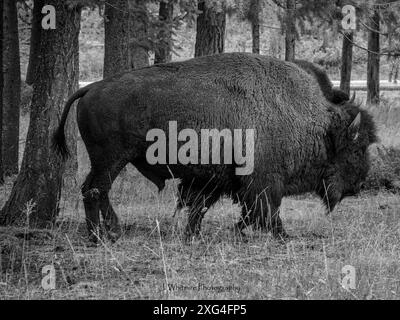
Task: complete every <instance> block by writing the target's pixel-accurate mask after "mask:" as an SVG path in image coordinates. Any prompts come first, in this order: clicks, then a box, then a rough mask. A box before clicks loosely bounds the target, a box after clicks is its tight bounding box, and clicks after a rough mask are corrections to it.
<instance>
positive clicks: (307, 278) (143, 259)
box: [0, 93, 400, 299]
mask: <svg viewBox="0 0 400 320" xmlns="http://www.w3.org/2000/svg"><path fill="white" fill-rule="evenodd" d="M397 94H398V93H397ZM361 98H362V96H361ZM395 101H398V96H390V97H388V104H385V105H384V107H382V109H379V110H372V111H373V113H374V114H375V116H376V118H377V119H378V120H379V134H380V136H381V139H382V140H383V141H384V142H385V144H386V145H392V146H398V145H399V143H400V139H399V136H398V134H399V131H398V126H395V125H394V123H392V122H393V121H392V120H393V117H395V116H396V115H397V116H398V115H399V114H400V113H399V112H398V110H397V111H396V110H395V109H398V105H397V104H396V103H395ZM385 106H386V107H385ZM385 108H386V109H385ZM385 110H386V111H385ZM385 112H392V115H391V116H387V115H386V116H385ZM379 115H380V117H381V118H379ZM384 119H386V120H384ZM24 121H26V119H25V120H24ZM385 121H389V122H388V123H387V125H385ZM390 121H392V122H390ZM25 123H26V122H25ZM23 127H24V128H25V129H26V126H23ZM23 132H24V131H23ZM23 132H22V133H23ZM393 132H394V133H393ZM79 155H80V157H79V159H80V160H79V161H80V171H79V175H78V183H80V182H82V181H83V179H84V173H85V172H86V171H87V166H88V163H87V159H86V157H85V152H84V148H83V146H82V145H80V148H79ZM12 181H13V179H9V180H8V181H7V183H6V185H5V186H3V187H2V188H1V189H0V205H2V204H3V203H4V201H5V200H6V199H7V196H8V194H9V192H10V190H11V185H12ZM175 188H176V186H175V185H174V184H173V183H172V182H171V183H170V184H169V185H168V188H167V189H166V190H165V191H164V192H163V193H161V194H158V193H157V191H156V188H155V187H154V186H153V185H151V184H150V183H149V182H148V181H146V180H145V178H143V177H142V176H140V175H139V174H138V173H137V172H136V171H135V170H134V169H133V168H132V167H130V168H128V169H126V170H124V172H123V174H122V175H121V176H120V177H119V178H118V179H117V180H116V182H115V183H114V185H113V189H112V192H111V199H112V203H113V204H114V208H115V210H116V212H117V214H118V215H119V217H120V219H121V224H122V225H123V229H124V234H123V236H122V238H121V239H120V241H118V242H117V243H115V244H111V243H103V244H102V245H101V246H99V247H91V246H89V244H88V243H87V241H86V239H87V234H86V226H85V224H84V211H83V207H82V202H81V196H80V194H79V191H78V189H76V190H75V189H74V190H68V191H67V192H65V196H64V198H63V200H62V202H61V208H62V210H61V212H60V216H59V219H58V224H57V226H56V227H55V228H54V230H51V231H40V230H28V229H25V228H24V227H23V226H22V227H20V228H2V229H1V230H0V245H1V255H0V257H1V262H0V266H1V269H2V270H1V271H0V299H60V298H62V299H64V298H65V299H116V298H118V299H137V298H141V299H149V298H154V299H158V298H177V299H186V298H188V299H196V298H208V299H214V298H220V299H230V298H240V299H241V298H243V299H400V264H399V261H400V246H399V244H400V196H399V194H395V193H390V192H388V191H384V190H380V191H377V192H373V193H372V192H364V193H363V194H361V195H359V196H358V197H352V198H348V199H345V200H344V201H343V202H342V203H341V204H340V205H339V206H338V207H337V209H336V210H335V211H334V212H333V213H332V214H331V215H330V216H326V215H325V214H324V209H323V207H322V204H321V202H320V201H319V200H318V199H316V198H314V197H312V196H311V195H307V196H302V197H298V198H286V199H285V200H284V203H283V206H282V219H283V222H284V225H285V226H286V229H287V231H288V232H289V233H290V235H292V236H293V239H292V240H291V241H288V242H286V243H282V242H279V241H276V240H274V239H273V238H271V237H270V236H269V235H266V234H263V233H261V232H258V231H253V230H247V233H248V235H249V241H248V242H242V241H240V240H239V239H236V238H235V237H234V233H233V232H232V231H231V229H230V228H231V226H232V225H233V223H234V222H235V221H237V219H238V217H239V208H238V207H237V206H235V205H233V204H232V202H231V201H230V200H228V199H223V200H222V201H220V202H219V203H218V204H217V205H216V206H215V207H213V208H212V209H211V210H210V211H209V212H208V213H207V215H206V218H205V220H204V221H203V230H202V231H203V233H202V237H201V238H200V239H197V240H195V241H193V243H191V244H190V245H188V244H186V243H185V242H184V241H183V239H182V238H183V237H182V230H183V229H184V226H185V224H186V214H185V212H181V213H179V214H177V215H176V216H175V217H174V216H173V211H174V202H175V199H174V190H175ZM46 265H54V267H55V271H56V288H55V290H50V291H46V290H44V289H43V288H42V286H41V282H42V278H43V275H42V268H43V267H44V266H46ZM347 265H350V266H353V267H354V268H355V271H356V277H355V285H356V286H355V289H345V288H343V287H342V285H341V282H342V279H343V277H344V274H342V268H343V267H344V266H347Z"/></svg>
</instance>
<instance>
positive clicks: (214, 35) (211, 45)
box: [195, 0, 226, 57]
mask: <svg viewBox="0 0 400 320" xmlns="http://www.w3.org/2000/svg"><path fill="white" fill-rule="evenodd" d="M198 9H199V11H201V13H200V14H199V15H198V17H197V32H196V46H195V57H201V56H208V55H213V54H218V53H222V52H224V45H225V44H224V40H225V25H226V17H225V12H217V11H216V10H215V9H213V8H208V7H207V6H206V3H205V1H204V0H199V3H198Z"/></svg>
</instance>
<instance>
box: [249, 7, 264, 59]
mask: <svg viewBox="0 0 400 320" xmlns="http://www.w3.org/2000/svg"><path fill="white" fill-rule="evenodd" d="M260 12H261V2H260V0H251V2H250V9H249V20H250V22H251V34H252V40H253V53H256V54H260Z"/></svg>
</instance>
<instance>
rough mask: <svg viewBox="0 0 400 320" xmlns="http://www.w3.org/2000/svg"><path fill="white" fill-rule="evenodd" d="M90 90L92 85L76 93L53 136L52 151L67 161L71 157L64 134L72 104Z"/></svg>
mask: <svg viewBox="0 0 400 320" xmlns="http://www.w3.org/2000/svg"><path fill="white" fill-rule="evenodd" d="M89 89H90V85H89V86H86V87H84V88H81V89H79V90H78V91H76V92H75V93H74V94H73V95H72V96H71V97H70V98H69V99H68V101H67V103H66V104H65V107H64V111H63V113H62V115H61V120H60V124H59V125H58V128H57V129H56V131H55V132H54V134H53V137H52V149H53V150H54V151H55V152H56V153H58V154H59V155H61V157H62V158H63V160H65V159H67V158H68V157H69V155H70V153H69V150H68V146H67V142H66V139H65V132H64V126H65V122H66V121H67V117H68V113H69V110H70V109H71V106H72V104H73V103H74V102H75V100H77V99H79V98H82V97H83V96H84V95H85V94H86V93H87V92H88V91H89Z"/></svg>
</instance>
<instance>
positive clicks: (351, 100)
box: [349, 91, 356, 103]
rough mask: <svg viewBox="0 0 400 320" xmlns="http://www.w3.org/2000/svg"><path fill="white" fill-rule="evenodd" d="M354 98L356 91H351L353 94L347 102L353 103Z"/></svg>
mask: <svg viewBox="0 0 400 320" xmlns="http://www.w3.org/2000/svg"><path fill="white" fill-rule="evenodd" d="M354 100H356V91H353V95H352V96H351V99H350V100H349V103H354Z"/></svg>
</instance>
